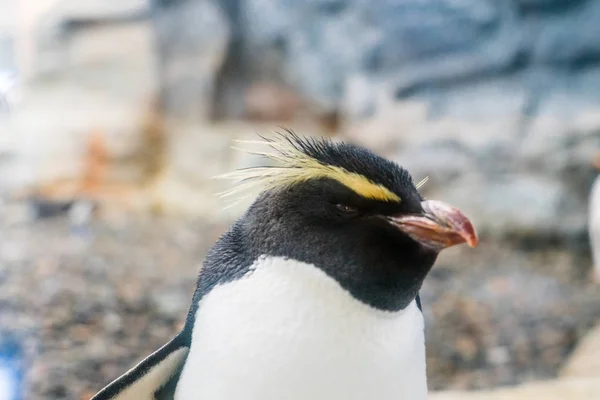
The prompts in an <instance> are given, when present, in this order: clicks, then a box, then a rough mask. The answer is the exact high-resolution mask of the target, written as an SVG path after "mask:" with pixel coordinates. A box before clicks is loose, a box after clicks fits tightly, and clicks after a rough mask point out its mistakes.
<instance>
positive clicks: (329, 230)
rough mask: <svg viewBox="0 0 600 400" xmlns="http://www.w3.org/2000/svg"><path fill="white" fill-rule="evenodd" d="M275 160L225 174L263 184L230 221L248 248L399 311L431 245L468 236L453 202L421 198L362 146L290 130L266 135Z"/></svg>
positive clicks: (471, 232) (403, 174)
mask: <svg viewBox="0 0 600 400" xmlns="http://www.w3.org/2000/svg"><path fill="white" fill-rule="evenodd" d="M265 140H266V143H267V144H268V145H269V146H270V147H271V149H272V150H273V152H270V153H261V154H263V155H265V156H267V157H269V158H271V159H273V160H274V161H276V162H278V164H279V165H277V166H268V167H257V168H250V169H246V170H242V171H237V172H234V173H232V174H229V177H230V178H235V179H237V180H239V181H240V182H242V183H241V185H240V186H238V188H240V187H241V188H243V187H244V186H251V185H254V184H261V185H262V186H263V191H262V193H261V194H260V195H259V196H258V198H257V199H256V200H255V202H254V203H253V204H252V206H251V207H250V208H249V209H248V211H247V212H246V214H245V215H244V216H243V217H242V218H241V219H240V220H239V221H238V224H237V226H238V228H239V229H241V230H242V231H243V234H242V235H241V237H243V238H244V240H245V241H246V243H244V247H245V248H246V249H247V251H249V252H251V253H252V254H251V256H252V257H259V256H262V255H266V256H279V257H287V258H291V259H295V260H298V261H302V262H306V263H310V264H313V265H314V266H316V267H317V268H320V269H322V270H323V271H324V272H325V273H327V274H328V275H329V276H330V277H332V278H334V279H335V280H337V281H338V283H339V284H340V285H341V286H342V287H344V288H345V289H346V290H348V291H349V292H350V293H351V294H352V295H353V296H354V297H355V298H356V299H358V300H360V301H362V302H364V303H366V304H368V305H370V306H372V307H375V308H378V309H382V310H388V311H398V310H401V309H403V308H405V307H406V306H408V305H409V304H410V303H411V302H412V301H413V300H414V299H415V297H416V296H417V295H418V291H419V289H420V288H421V285H422V283H423V280H424V278H425V277H426V275H427V273H428V272H429V270H430V269H431V267H432V265H433V263H434V262H435V259H436V257H437V255H438V253H439V252H440V251H441V250H442V249H444V248H447V247H451V246H454V245H458V244H462V243H467V244H468V245H469V246H472V247H473V246H475V245H476V244H477V235H476V233H475V229H474V228H473V225H472V224H471V222H470V221H469V219H468V218H467V217H466V216H464V215H463V214H462V213H461V212H460V211H459V210H457V209H456V208H454V207H452V206H450V205H447V204H445V203H442V202H439V201H433V200H424V199H423V197H422V196H421V195H420V194H419V191H418V188H417V186H418V185H416V184H415V183H414V181H413V179H412V177H411V175H410V174H409V172H408V171H406V170H405V169H403V168H402V167H400V166H399V165H397V164H396V163H394V162H391V161H389V160H386V159H384V158H382V157H380V156H378V155H376V154H374V153H372V152H371V151H369V150H366V149H364V148H361V147H358V146H355V145H352V144H347V143H335V142H332V141H330V140H327V139H322V140H317V139H312V138H301V137H299V136H298V135H296V134H295V133H293V132H291V131H286V132H285V133H281V134H279V135H278V136H277V137H276V138H275V139H265Z"/></svg>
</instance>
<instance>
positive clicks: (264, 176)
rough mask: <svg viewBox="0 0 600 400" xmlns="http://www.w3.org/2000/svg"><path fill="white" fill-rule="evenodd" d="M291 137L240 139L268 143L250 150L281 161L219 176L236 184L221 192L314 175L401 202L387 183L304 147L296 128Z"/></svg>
mask: <svg viewBox="0 0 600 400" xmlns="http://www.w3.org/2000/svg"><path fill="white" fill-rule="evenodd" d="M288 133H289V134H290V135H291V138H290V137H287V136H286V135H284V134H280V135H278V136H277V137H276V138H275V139H266V138H263V139H264V140H263V141H254V140H252V141H238V142H241V143H246V144H255V145H256V144H258V145H266V146H268V147H270V149H271V151H248V150H243V149H238V150H243V151H246V152H248V153H250V154H255V155H260V156H264V157H266V158H267V159H270V160H272V161H274V162H275V163H277V164H278V165H276V166H263V167H251V168H246V169H241V170H237V171H234V172H230V173H227V174H224V175H221V176H219V177H218V178H221V179H229V180H233V181H234V183H235V184H236V186H235V187H234V188H233V189H231V190H228V191H226V192H223V193H221V196H223V197H226V196H231V195H234V194H237V193H239V192H242V191H245V190H249V189H253V188H256V187H262V188H263V190H269V189H274V188H276V187H282V186H290V185H294V184H297V183H301V182H306V181H308V180H311V179H323V178H329V179H334V180H336V181H337V182H339V183H341V184H342V185H344V186H346V187H347V188H349V189H350V190H352V191H354V192H355V193H357V194H359V195H360V196H363V197H365V198H368V199H374V200H380V201H389V202H400V201H401V199H400V197H398V195H397V194H395V193H394V192H392V191H391V190H389V189H388V188H386V187H385V186H383V185H380V184H378V183H375V182H373V181H371V180H370V179H368V178H367V177H365V176H364V175H361V174H358V173H355V172H350V171H347V170H345V169H344V168H341V167H338V166H334V165H327V164H324V163H322V162H320V161H319V160H317V159H315V158H313V157H311V156H310V155H308V154H306V153H305V152H303V151H301V149H300V148H299V147H298V145H297V144H295V143H294V141H293V140H294V139H297V140H300V139H299V138H298V136H296V135H295V134H294V133H293V132H291V131H288Z"/></svg>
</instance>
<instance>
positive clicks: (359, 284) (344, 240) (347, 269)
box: [92, 130, 478, 400]
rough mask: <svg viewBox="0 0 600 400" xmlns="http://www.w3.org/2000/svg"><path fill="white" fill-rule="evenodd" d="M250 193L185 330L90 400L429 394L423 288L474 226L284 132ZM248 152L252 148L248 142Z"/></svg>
mask: <svg viewBox="0 0 600 400" xmlns="http://www.w3.org/2000/svg"><path fill="white" fill-rule="evenodd" d="M261 138H262V139H263V140H264V141H263V140H261V141H260V142H261V143H262V144H264V145H266V146H268V150H267V151H263V152H258V154H260V155H262V156H265V157H267V158H269V159H270V161H271V163H269V165H266V166H261V167H251V168H247V169H243V170H238V171H234V172H231V173H228V174H226V175H225V176H223V177H224V178H228V179H232V180H233V181H234V182H235V183H236V184H235V185H234V187H233V189H231V190H229V191H228V192H226V193H225V194H224V195H226V196H227V195H233V194H237V193H239V192H241V191H244V190H247V189H249V188H257V187H258V188H260V194H259V195H258V196H257V197H256V199H255V200H254V202H253V203H252V205H251V206H250V207H249V208H248V209H247V210H246V212H245V213H244V214H243V215H242V216H241V217H240V218H239V219H238V220H237V221H236V222H235V223H233V225H232V226H231V228H230V229H229V231H227V232H226V233H225V234H224V235H223V236H222V237H221V238H220V239H219V240H218V241H217V243H216V244H215V245H214V246H213V247H212V249H211V250H210V251H209V252H208V254H207V256H206V258H205V260H204V263H203V267H202V269H201V271H200V274H199V277H198V279H197V287H196V291H195V293H194V295H193V299H192V304H191V306H190V308H189V312H188V314H187V319H186V322H185V326H184V327H183V329H182V331H181V332H180V333H179V334H177V335H176V336H175V337H174V338H173V339H172V340H171V341H169V342H168V343H167V344H165V345H164V346H163V347H161V348H160V349H158V350H157V351H155V352H154V353H152V354H151V355H149V356H148V357H147V358H145V359H144V360H143V361H141V362H139V363H138V364H137V365H136V366H134V367H133V368H132V369H130V370H129V371H128V372H126V373H125V374H124V375H122V376H121V377H119V378H117V379H116V380H114V381H113V382H112V383H110V384H109V385H108V386H106V387H105V388H104V389H102V390H101V391H100V392H98V393H97V394H96V395H95V396H94V397H93V398H92V400H108V399H113V400H114V399H117V400H131V399H137V400H165V399H175V400H238V399H245V400H282V399H285V400H307V399H311V400H365V399H370V400H390V399H410V400H425V399H426V398H427V379H426V364H425V337H424V320H423V315H422V309H421V303H420V299H419V290H420V288H421V285H422V283H423V280H424V279H425V277H426V276H427V274H428V272H429V271H430V269H431V268H432V266H433V264H434V262H435V260H436V257H437V256H438V254H439V252H440V251H441V250H443V249H445V248H448V247H451V246H455V245H459V244H464V243H466V244H467V245H469V246H471V247H475V246H476V245H477V242H478V238H477V233H476V231H475V228H474V227H473V225H472V223H471V222H470V220H469V219H468V218H467V217H466V216H465V215H464V214H463V213H462V212H461V211H459V210H458V209H456V208H455V207H453V206H450V205H448V204H446V203H443V202H440V201H435V200H425V199H424V198H423V197H422V196H421V195H420V193H419V191H418V186H419V184H415V182H414V181H413V179H412V177H411V175H410V174H409V172H408V171H406V170H405V169H403V168H402V167H400V166H399V165H398V164H396V163H395V162H392V161H389V160H387V159H385V158H383V157H380V156H378V155H376V154H374V153H373V152H371V151H369V150H367V149H365V148H362V147H359V146H356V145H354V144H351V143H345V142H337V141H336V142H334V141H332V140H330V139H319V138H311V137H301V136H299V135H298V134H296V133H294V132H293V131H291V130H283V131H281V132H279V133H277V134H276V135H274V136H273V137H268V138H264V137H262V136H261ZM257 142H258V141H257ZM254 143H256V142H254Z"/></svg>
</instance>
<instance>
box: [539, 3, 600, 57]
mask: <svg viewBox="0 0 600 400" xmlns="http://www.w3.org/2000/svg"><path fill="white" fill-rule="evenodd" d="M546 3H548V2H547V1H546ZM555 3H558V2H555ZM563 3H564V4H563V6H568V5H573V4H567V2H563ZM555 5H556V4H555ZM558 18H561V19H560V20H543V21H542V23H541V27H540V28H539V37H538V40H537V43H536V45H535V46H536V47H535V49H534V57H535V60H536V61H539V62H541V63H548V64H556V65H558V64H570V63H576V62H580V61H585V60H589V59H598V58H599V57H600V49H598V46H594V45H593V42H594V39H595V38H597V37H598V36H599V35H600V26H599V25H598V24H597V22H598V19H599V18H600V3H598V2H597V1H589V2H585V4H582V5H581V6H580V7H574V10H573V11H572V12H570V13H568V14H567V13H565V14H562V15H560V16H559V17H558Z"/></svg>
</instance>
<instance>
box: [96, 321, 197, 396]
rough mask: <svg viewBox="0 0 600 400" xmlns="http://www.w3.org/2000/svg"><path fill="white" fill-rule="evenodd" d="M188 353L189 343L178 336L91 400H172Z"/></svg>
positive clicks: (183, 337)
mask: <svg viewBox="0 0 600 400" xmlns="http://www.w3.org/2000/svg"><path fill="white" fill-rule="evenodd" d="M188 352H189V341H187V340H185V334H183V332H182V333H180V334H179V335H177V336H176V337H175V338H174V339H173V340H171V341H170V342H168V343H167V344H165V345H164V346H163V347H161V348H160V349H158V350H156V351H155V352H154V353H152V354H150V355H149V356H148V357H146V358H145V359H144V360H143V361H141V362H140V363H139V364H137V365H136V366H135V367H133V368H132V369H130V370H129V371H127V372H126V373H125V374H123V375H121V376H120V377H119V378H117V379H115V380H114V381H112V382H111V383H110V384H108V386H106V387H105V388H104V389H102V390H101V391H100V392H98V393H97V394H96V395H95V396H94V397H92V399H91V400H156V399H165V400H166V399H172V398H173V397H174V395H175V386H176V383H177V382H176V380H174V379H172V378H174V377H177V376H179V374H180V373H181V370H182V368H183V364H184V363H185V360H186V358H187V354H188Z"/></svg>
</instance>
